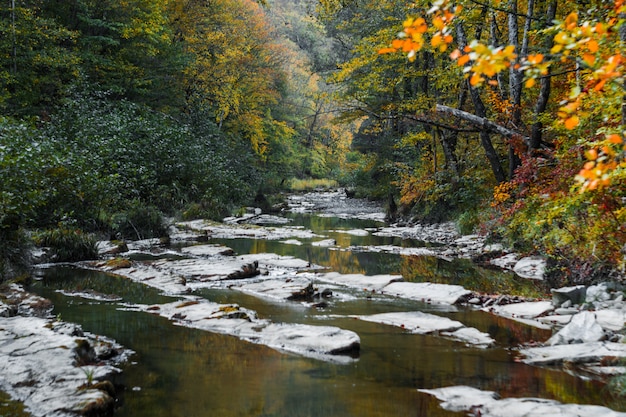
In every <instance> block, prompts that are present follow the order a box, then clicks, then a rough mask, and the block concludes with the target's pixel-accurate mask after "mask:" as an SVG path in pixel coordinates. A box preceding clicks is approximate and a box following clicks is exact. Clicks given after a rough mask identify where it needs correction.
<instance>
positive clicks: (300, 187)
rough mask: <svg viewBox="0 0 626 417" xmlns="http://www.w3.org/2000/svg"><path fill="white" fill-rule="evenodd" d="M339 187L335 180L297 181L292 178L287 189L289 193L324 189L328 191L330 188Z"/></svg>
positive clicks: (309, 179) (312, 179)
mask: <svg viewBox="0 0 626 417" xmlns="http://www.w3.org/2000/svg"><path fill="white" fill-rule="evenodd" d="M338 186H339V183H338V182H337V181H335V180H330V179H314V178H308V179H297V178H293V179H291V180H290V181H289V189H290V190H291V191H307V190H315V189H319V188H322V189H325V190H328V189H330V188H336V187H338Z"/></svg>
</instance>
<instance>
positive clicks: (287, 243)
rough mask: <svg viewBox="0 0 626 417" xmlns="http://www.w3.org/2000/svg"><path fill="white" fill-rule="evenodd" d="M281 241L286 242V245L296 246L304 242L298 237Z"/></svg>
mask: <svg viewBox="0 0 626 417" xmlns="http://www.w3.org/2000/svg"><path fill="white" fill-rule="evenodd" d="M280 243H284V244H285V245H295V246H302V242H300V241H299V240H297V239H287V240H281V241H280Z"/></svg>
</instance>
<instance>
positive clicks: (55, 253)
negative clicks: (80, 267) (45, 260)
mask: <svg viewBox="0 0 626 417" xmlns="http://www.w3.org/2000/svg"><path fill="white" fill-rule="evenodd" d="M35 243H37V244H38V245H40V246H44V247H47V248H48V249H49V256H50V258H51V259H50V260H51V261H55V262H77V261H84V260H88V259H97V258H98V245H97V243H98V242H97V240H96V238H95V237H94V235H92V234H87V233H83V231H82V230H80V229H74V228H69V227H66V226H63V225H59V227H58V228H56V229H51V230H46V231H44V232H42V233H41V234H39V235H38V236H37V237H36V239H35Z"/></svg>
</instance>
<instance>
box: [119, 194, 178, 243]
mask: <svg viewBox="0 0 626 417" xmlns="http://www.w3.org/2000/svg"><path fill="white" fill-rule="evenodd" d="M111 229H112V234H113V236H114V237H115V238H116V239H131V240H141V239H149V238H153V237H164V236H166V235H167V226H166V224H165V221H164V219H163V215H162V214H161V212H160V211H159V210H158V209H157V208H156V207H151V206H144V205H142V204H141V203H140V202H139V201H134V202H133V203H132V204H131V207H130V208H129V209H128V210H125V211H123V212H119V213H117V214H115V215H113V216H112V219H111Z"/></svg>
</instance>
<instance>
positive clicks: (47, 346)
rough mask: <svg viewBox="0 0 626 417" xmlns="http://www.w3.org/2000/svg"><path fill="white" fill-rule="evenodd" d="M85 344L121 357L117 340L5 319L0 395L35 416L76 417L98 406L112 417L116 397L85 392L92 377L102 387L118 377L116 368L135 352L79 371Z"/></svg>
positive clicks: (0, 332)
mask: <svg viewBox="0 0 626 417" xmlns="http://www.w3.org/2000/svg"><path fill="white" fill-rule="evenodd" d="M70 328H71V329H74V330H71V329H70ZM77 329H78V330H77ZM74 333H78V335H73V334H74ZM85 343H87V344H88V345H90V346H92V347H97V344H98V343H100V344H105V343H107V344H110V345H111V346H115V347H116V348H119V349H120V353H121V352H122V349H121V347H120V346H119V345H116V344H115V343H114V342H113V341H110V340H109V339H106V338H103V337H99V338H98V339H96V338H95V336H91V335H88V334H84V333H83V332H82V330H80V327H79V326H75V325H74V326H70V325H69V324H68V323H62V322H56V321H52V320H48V319H42V318H38V317H21V316H17V317H11V318H2V319H0V390H2V391H4V392H6V393H7V394H9V395H10V396H11V398H13V399H15V400H17V401H21V402H23V403H24V405H25V406H26V409H27V411H28V412H30V413H31V415H33V416H55V417H65V416H68V417H69V416H76V415H78V414H82V413H84V410H87V409H88V408H89V407H93V408H94V410H98V407H99V406H101V408H100V409H99V411H100V412H101V413H106V412H110V411H111V410H112V409H113V405H114V400H113V398H111V397H110V395H109V394H108V393H107V392H105V391H101V390H98V389H85V386H86V383H87V382H88V375H89V379H93V382H97V381H99V380H103V379H107V378H109V377H110V376H111V375H113V374H116V373H119V372H120V370H119V369H118V368H116V367H115V366H114V365H115V364H117V363H119V362H122V361H124V360H127V358H128V355H129V354H130V351H125V354H123V355H122V354H120V355H119V356H118V357H117V358H116V359H118V360H117V361H115V362H112V361H108V362H106V363H105V362H103V361H99V365H98V366H96V365H85V366H78V365H77V364H76V362H77V360H78V357H77V354H76V349H77V348H78V346H79V344H81V345H84V344H85Z"/></svg>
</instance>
